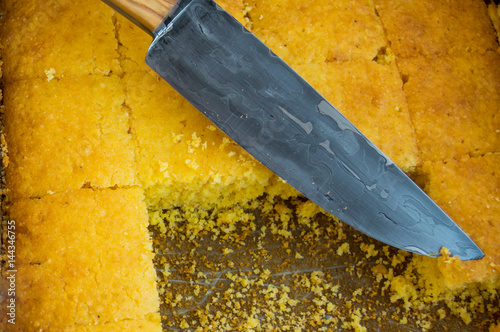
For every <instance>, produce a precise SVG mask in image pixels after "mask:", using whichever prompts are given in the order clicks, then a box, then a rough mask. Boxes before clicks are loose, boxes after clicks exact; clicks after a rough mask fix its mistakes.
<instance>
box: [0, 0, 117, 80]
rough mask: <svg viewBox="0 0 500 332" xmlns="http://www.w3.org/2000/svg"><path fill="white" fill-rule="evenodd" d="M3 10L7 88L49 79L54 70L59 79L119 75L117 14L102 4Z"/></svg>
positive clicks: (51, 3)
mask: <svg viewBox="0 0 500 332" xmlns="http://www.w3.org/2000/svg"><path fill="white" fill-rule="evenodd" d="M0 7H1V10H2V12H3V14H4V19H3V21H4V23H3V25H2V26H3V28H2V30H1V34H2V49H3V52H2V57H3V61H4V63H5V64H4V66H3V68H4V72H5V75H4V82H11V81H16V80H19V79H28V78H45V71H46V70H49V69H51V68H53V69H54V71H55V73H56V75H57V76H63V75H65V76H70V75H84V74H91V73H96V74H104V75H107V74H109V73H110V72H118V71H119V63H118V60H117V58H118V53H117V47H118V43H117V41H116V38H115V33H114V26H113V22H112V15H114V13H113V10H112V9H111V8H109V7H107V6H104V5H103V4H102V3H100V1H94V0H83V1H79V2H78V5H76V4H75V3H74V2H73V1H69V0H63V1H60V0H48V1H43V2H39V1H11V0H7V1H2V3H1V4H0ZM68 27H70V28H68ZM89 27H92V28H91V29H89ZM20 31H22V33H19V32H20Z"/></svg>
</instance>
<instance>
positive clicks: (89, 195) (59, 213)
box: [9, 188, 159, 331]
mask: <svg viewBox="0 0 500 332" xmlns="http://www.w3.org/2000/svg"><path fill="white" fill-rule="evenodd" d="M10 217H11V219H12V220H14V221H15V222H16V227H17V248H18V249H17V260H16V265H17V266H16V270H17V275H16V284H17V293H16V295H17V306H18V308H19V309H18V313H17V324H16V325H13V326H12V325H9V326H10V327H14V330H17V329H20V330H22V331H35V330H36V331H39V330H63V329H64V328H74V327H76V325H102V324H108V323H111V322H117V321H125V320H148V321H150V322H151V323H148V325H151V324H152V323H155V322H156V323H155V325H157V326H158V325H159V324H158V322H159V318H158V317H157V313H156V312H157V310H158V297H157V293H156V286H155V275H156V274H155V271H154V269H153V265H152V263H151V260H152V258H153V254H152V248H151V242H150V240H149V233H148V231H147V225H148V220H147V214H146V207H145V205H144V202H143V192H142V190H141V189H138V188H135V189H116V190H110V189H106V190H102V191H93V190H91V189H82V190H76V191H72V192H66V193H64V194H54V195H48V196H45V197H43V198H42V199H34V200H33V199H32V200H17V201H16V202H14V203H13V204H12V206H11V213H10Z"/></svg>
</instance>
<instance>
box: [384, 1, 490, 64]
mask: <svg viewBox="0 0 500 332" xmlns="http://www.w3.org/2000/svg"><path fill="white" fill-rule="evenodd" d="M374 3H375V7H376V10H377V13H378V14H379V15H380V18H381V19H382V22H383V23H384V27H385V30H386V33H387V38H388V40H389V41H390V43H391V46H392V48H393V49H394V52H395V53H396V55H398V56H402V57H412V56H418V55H424V56H427V55H444V54H450V53H462V52H471V51H472V52H480V53H484V52H486V51H488V50H496V49H497V48H498V44H497V42H496V38H495V32H494V31H493V28H492V26H491V22H490V20H489V18H488V13H487V8H486V5H485V2H484V1H482V0H451V1H432V0H411V1H397V0H374ZM464 13H467V14H466V15H464Z"/></svg>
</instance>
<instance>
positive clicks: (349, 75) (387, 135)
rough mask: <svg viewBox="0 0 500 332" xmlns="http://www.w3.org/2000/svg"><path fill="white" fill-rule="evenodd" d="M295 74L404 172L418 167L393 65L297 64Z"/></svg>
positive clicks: (411, 130)
mask: <svg viewBox="0 0 500 332" xmlns="http://www.w3.org/2000/svg"><path fill="white" fill-rule="evenodd" d="M295 69H296V70H297V72H298V73H299V74H300V75H302V77H304V78H305V79H306V80H307V81H309V82H310V83H311V85H313V87H315V88H316V89H317V90H318V91H319V92H320V93H321V94H322V95H323V96H324V97H325V98H326V99H327V100H328V101H330V103H332V104H333V105H334V106H335V107H336V108H337V109H338V110H339V111H340V112H341V113H342V114H344V115H345V116H346V117H347V118H348V119H349V120H350V121H351V122H352V123H353V124H354V125H355V126H356V127H357V128H358V129H359V130H361V131H362V132H363V133H364V134H365V135H366V136H367V137H368V138H369V139H370V140H372V142H373V143H374V144H375V145H376V146H378V147H379V148H380V149H381V150H382V151H383V152H384V153H385V154H386V155H387V156H388V157H389V158H391V160H393V161H394V162H395V163H396V164H397V165H398V166H400V167H401V168H403V169H404V170H405V171H412V170H414V168H415V167H416V166H417V165H418V164H419V162H420V159H419V154H418V149H417V145H416V139H415V132H414V128H413V125H412V122H411V119H410V114H409V112H408V106H407V104H406V99H405V95H404V93H403V84H402V82H401V77H400V75H399V73H398V70H397V67H396V65H395V63H394V62H392V63H387V64H379V63H377V62H374V61H368V60H358V61H344V62H330V63H321V64H307V65H302V66H300V65H297V66H296V68H295Z"/></svg>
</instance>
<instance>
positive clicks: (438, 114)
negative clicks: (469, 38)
mask: <svg viewBox="0 0 500 332" xmlns="http://www.w3.org/2000/svg"><path fill="white" fill-rule="evenodd" d="M499 63H500V55H499V54H498V53H496V52H487V53H486V54H478V53H471V54H464V55H460V56H443V57H430V58H425V57H416V58H408V59H403V58H402V59H399V60H398V64H399V68H400V70H401V72H402V75H403V77H404V78H405V80H406V81H407V82H406V83H405V85H404V91H405V93H406V98H407V100H408V106H409V110H410V114H411V116H412V120H413V124H414V126H415V131H416V134H417V140H418V147H419V149H420V151H421V154H422V159H423V160H429V161H444V160H446V159H449V158H456V159H460V158H462V156H464V155H466V154H470V155H482V154H485V153H488V152H498V151H500V132H499V128H500V117H499V116H498V111H497V110H498V109H499V108H500V95H499V94H498V91H499V89H500V66H499V65H498V64H499Z"/></svg>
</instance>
